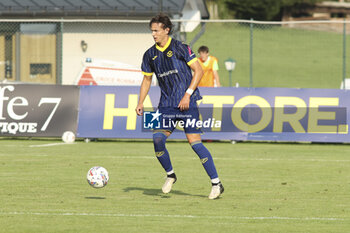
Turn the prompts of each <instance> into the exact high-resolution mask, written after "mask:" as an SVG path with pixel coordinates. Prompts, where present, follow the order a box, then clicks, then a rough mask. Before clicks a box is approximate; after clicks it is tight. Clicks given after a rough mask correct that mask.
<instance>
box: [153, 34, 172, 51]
mask: <svg viewBox="0 0 350 233" xmlns="http://www.w3.org/2000/svg"><path fill="white" fill-rule="evenodd" d="M170 43H171V37H170V36H169V39H168V42H166V44H165V46H164V47H162V48H161V47H159V46H158V45H157V44H156V48H157V49H158V50H159V51H161V52H164V51H165V50H166V49H167V48H168V47H169V45H170Z"/></svg>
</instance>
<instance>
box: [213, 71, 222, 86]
mask: <svg viewBox="0 0 350 233" xmlns="http://www.w3.org/2000/svg"><path fill="white" fill-rule="evenodd" d="M213 75H214V80H215V83H216V86H217V87H221V84H220V78H219V73H218V71H217V70H213Z"/></svg>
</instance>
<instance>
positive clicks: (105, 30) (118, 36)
mask: <svg viewBox="0 0 350 233" xmlns="http://www.w3.org/2000/svg"><path fill="white" fill-rule="evenodd" d="M63 31H64V34H63V51H62V52H63V55H62V84H74V82H75V81H76V78H77V76H78V75H79V73H80V71H81V69H82V67H83V65H82V61H84V60H85V59H86V58H92V59H101V60H111V61H117V62H122V63H127V64H130V65H134V66H135V67H138V68H140V69H141V62H142V56H143V54H144V52H145V51H146V50H147V49H148V48H149V47H151V46H152V45H153V44H154V41H153V38H152V36H151V32H150V31H149V28H148V24H139V23H138V24H132V23H128V24H122V23H118V24H115V23H68V24H65V25H64V30H63ZM82 40H84V41H85V42H86V43H87V44H88V48H87V51H86V52H85V53H84V52H83V51H82V49H81V46H80V43H81V41H82Z"/></svg>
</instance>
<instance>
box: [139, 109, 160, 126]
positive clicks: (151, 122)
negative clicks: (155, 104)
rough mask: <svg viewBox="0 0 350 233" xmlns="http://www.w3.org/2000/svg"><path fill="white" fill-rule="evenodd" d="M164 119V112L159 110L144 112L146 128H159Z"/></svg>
mask: <svg viewBox="0 0 350 233" xmlns="http://www.w3.org/2000/svg"><path fill="white" fill-rule="evenodd" d="M161 120H162V114H161V113H160V112H159V110H157V111H156V112H154V111H153V112H150V111H148V112H146V111H145V112H144V113H143V128H144V129H159V128H160V124H161Z"/></svg>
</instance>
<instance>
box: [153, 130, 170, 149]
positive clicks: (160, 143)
mask: <svg viewBox="0 0 350 233" xmlns="http://www.w3.org/2000/svg"><path fill="white" fill-rule="evenodd" d="M166 139H167V137H166V136H165V134H163V133H160V132H158V133H154V134H153V144H154V150H155V151H163V150H164V149H165V142H166Z"/></svg>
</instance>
